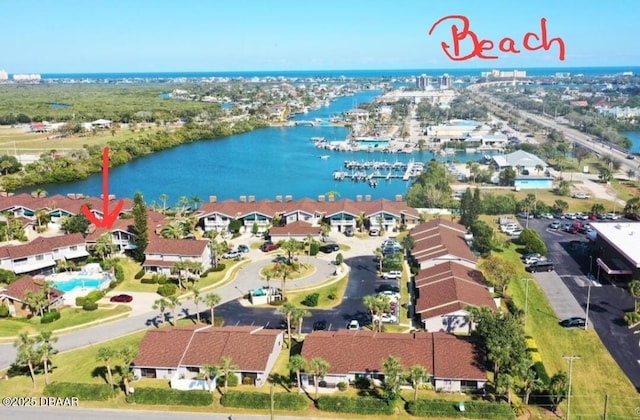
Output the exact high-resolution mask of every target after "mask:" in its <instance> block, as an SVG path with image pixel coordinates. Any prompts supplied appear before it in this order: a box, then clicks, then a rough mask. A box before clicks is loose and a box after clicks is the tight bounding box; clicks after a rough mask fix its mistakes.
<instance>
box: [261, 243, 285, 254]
mask: <svg viewBox="0 0 640 420" xmlns="http://www.w3.org/2000/svg"><path fill="white" fill-rule="evenodd" d="M278 248H280V245H278V244H272V243H269V242H265V243H263V244H262V246H261V247H260V249H261V250H262V252H271V251H275V250H276V249H278Z"/></svg>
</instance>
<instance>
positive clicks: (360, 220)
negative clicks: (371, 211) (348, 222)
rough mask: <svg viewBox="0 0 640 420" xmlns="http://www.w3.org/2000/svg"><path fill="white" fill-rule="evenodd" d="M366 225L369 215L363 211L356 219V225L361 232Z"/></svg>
mask: <svg viewBox="0 0 640 420" xmlns="http://www.w3.org/2000/svg"><path fill="white" fill-rule="evenodd" d="M366 223H367V215H366V213H365V212H363V211H361V212H360V214H358V218H357V219H356V225H357V226H358V231H359V232H362V230H363V229H364V227H365V224H366Z"/></svg>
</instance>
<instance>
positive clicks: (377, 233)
mask: <svg viewBox="0 0 640 420" xmlns="http://www.w3.org/2000/svg"><path fill="white" fill-rule="evenodd" d="M369 236H380V230H379V229H376V228H371V229H369Z"/></svg>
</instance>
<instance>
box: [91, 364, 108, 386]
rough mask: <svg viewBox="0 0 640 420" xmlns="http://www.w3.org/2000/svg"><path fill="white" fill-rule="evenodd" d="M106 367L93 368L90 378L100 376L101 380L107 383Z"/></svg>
mask: <svg viewBox="0 0 640 420" xmlns="http://www.w3.org/2000/svg"><path fill="white" fill-rule="evenodd" d="M107 375H108V374H107V368H106V366H97V367H96V368H95V369H93V370H92V371H91V377H92V378H102V380H103V381H104V382H105V383H106V384H108V383H109V378H108V376H107Z"/></svg>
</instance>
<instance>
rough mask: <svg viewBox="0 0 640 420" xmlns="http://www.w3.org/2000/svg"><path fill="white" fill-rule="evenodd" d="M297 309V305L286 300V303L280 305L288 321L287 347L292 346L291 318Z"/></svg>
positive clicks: (281, 311)
mask: <svg viewBox="0 0 640 420" xmlns="http://www.w3.org/2000/svg"><path fill="white" fill-rule="evenodd" d="M295 311H296V307H295V306H294V305H293V303H291V302H285V303H284V305H282V306H281V307H280V313H281V314H283V315H284V317H285V320H286V322H287V342H288V345H287V348H289V349H290V348H291V318H293V314H294V312H295Z"/></svg>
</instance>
